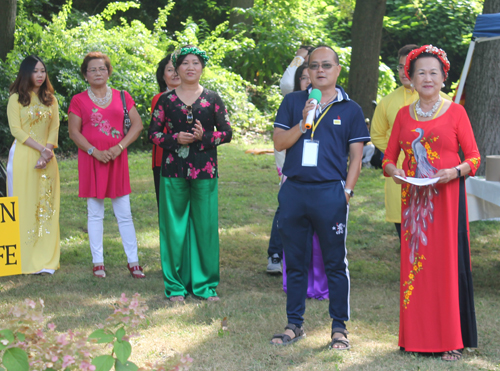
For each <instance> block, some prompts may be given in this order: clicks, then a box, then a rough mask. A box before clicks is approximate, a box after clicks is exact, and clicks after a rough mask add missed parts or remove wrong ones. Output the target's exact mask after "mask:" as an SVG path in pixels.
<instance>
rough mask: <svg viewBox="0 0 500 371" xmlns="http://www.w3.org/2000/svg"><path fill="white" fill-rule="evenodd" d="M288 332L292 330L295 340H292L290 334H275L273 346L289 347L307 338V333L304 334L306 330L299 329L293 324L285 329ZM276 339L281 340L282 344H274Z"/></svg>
mask: <svg viewBox="0 0 500 371" xmlns="http://www.w3.org/2000/svg"><path fill="white" fill-rule="evenodd" d="M286 330H291V331H293V333H294V334H295V337H294V338H291V337H290V335H288V334H274V336H273V338H272V339H271V345H284V346H285V345H289V344H292V343H295V342H296V341H298V340H300V339H302V338H305V337H306V333H305V332H304V329H303V328H302V327H298V326H297V325H294V324H293V323H289V324H288V325H286V327H285V331H286ZM274 339H281V341H282V342H281V343H275V342H273V340H274Z"/></svg>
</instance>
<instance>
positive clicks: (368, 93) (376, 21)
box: [347, 0, 386, 118]
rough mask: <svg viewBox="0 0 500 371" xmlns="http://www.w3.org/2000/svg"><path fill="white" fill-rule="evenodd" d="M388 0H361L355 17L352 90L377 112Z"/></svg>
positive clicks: (367, 111) (369, 110)
mask: <svg viewBox="0 0 500 371" xmlns="http://www.w3.org/2000/svg"><path fill="white" fill-rule="evenodd" d="M385 5H386V0H357V1H356V7H355V8H354V15H353V18H352V29H351V39H352V53H351V67H350V70H349V86H348V89H347V91H348V93H349V95H350V96H351V98H353V99H354V100H355V101H356V102H358V103H359V105H360V106H361V108H362V109H363V113H364V114H365V117H369V118H371V117H372V116H373V111H374V109H375V108H374V106H373V103H372V102H373V101H376V100H377V86H378V75H379V72H378V66H379V55H380V44H381V39H382V26H383V20H384V14H385Z"/></svg>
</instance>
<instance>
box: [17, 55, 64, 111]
mask: <svg viewBox="0 0 500 371" xmlns="http://www.w3.org/2000/svg"><path fill="white" fill-rule="evenodd" d="M38 62H40V63H42V65H43V68H44V69H45V73H46V75H45V81H44V82H43V84H42V86H40V88H39V89H38V94H37V95H38V99H39V100H40V102H41V103H42V104H44V105H46V106H47V107H50V106H51V105H52V103H54V88H53V87H52V84H51V83H50V80H49V75H48V74H47V68H46V67H45V63H43V61H42V60H41V59H40V58H39V57H37V56H36V55H30V56H28V57H26V58H25V59H24V61H22V62H21V66H20V67H19V72H18V73H17V77H16V80H15V81H14V82H13V83H12V85H11V86H10V89H9V93H10V95H12V94H15V93H17V94H19V99H18V102H19V103H20V104H21V105H23V106H24V107H26V106H29V105H30V103H31V92H32V91H33V88H34V85H33V81H31V76H32V75H33V71H34V70H35V67H36V65H37V63H38Z"/></svg>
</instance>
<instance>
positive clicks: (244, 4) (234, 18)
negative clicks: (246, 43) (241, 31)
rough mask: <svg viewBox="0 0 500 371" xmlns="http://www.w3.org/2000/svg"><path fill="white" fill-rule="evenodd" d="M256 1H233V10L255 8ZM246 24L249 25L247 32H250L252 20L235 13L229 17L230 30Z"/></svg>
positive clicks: (232, 12)
mask: <svg viewBox="0 0 500 371" xmlns="http://www.w3.org/2000/svg"><path fill="white" fill-rule="evenodd" d="M253 1H254V0H231V5H230V6H231V9H232V8H243V9H249V8H251V7H253ZM241 22H243V23H245V24H246V25H247V32H250V27H251V26H252V18H251V17H245V15H243V14H238V13H236V12H235V11H231V14H230V15H229V28H232V27H233V26H234V25H235V24H237V23H241Z"/></svg>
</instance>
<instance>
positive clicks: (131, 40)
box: [0, 1, 279, 155]
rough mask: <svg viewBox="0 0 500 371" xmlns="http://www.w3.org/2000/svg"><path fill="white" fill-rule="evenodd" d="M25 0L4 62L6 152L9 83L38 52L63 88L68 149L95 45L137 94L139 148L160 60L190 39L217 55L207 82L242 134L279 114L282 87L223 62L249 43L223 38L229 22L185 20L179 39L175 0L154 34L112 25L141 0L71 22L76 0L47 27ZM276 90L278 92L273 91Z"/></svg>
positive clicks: (0, 68) (119, 81)
mask: <svg viewBox="0 0 500 371" xmlns="http://www.w3.org/2000/svg"><path fill="white" fill-rule="evenodd" d="M23 4H24V3H23V2H22V1H20V2H19V15H18V17H17V32H16V41H15V47H14V50H12V52H11V53H10V54H9V56H8V58H7V60H6V61H5V62H0V97H1V98H3V99H2V100H1V102H0V133H1V134H2V135H1V137H0V145H1V146H0V154H3V155H5V154H6V153H7V151H8V148H9V147H10V144H11V143H12V140H13V138H12V136H11V135H10V131H9V129H8V124H7V118H6V115H5V112H6V104H7V100H8V97H9V93H8V86H9V85H10V83H11V82H12V81H14V79H15V76H16V74H17V69H18V66H19V64H20V63H21V61H22V60H23V59H24V58H25V57H26V56H27V55H29V54H37V55H39V56H40V57H41V58H42V60H44V62H45V64H46V65H47V72H48V75H49V77H50V79H51V82H52V84H53V85H54V88H55V90H56V96H57V99H58V102H59V106H60V118H61V129H60V133H59V149H60V150H61V151H63V152H71V151H74V150H75V149H76V146H75V145H74V143H73V142H72V140H70V139H69V135H68V130H67V110H68V107H69V103H70V101H71V97H72V96H74V95H75V94H78V93H80V92H82V91H84V90H85V89H86V88H87V84H86V83H85V81H84V79H83V77H82V76H81V74H80V64H81V61H82V60H83V57H84V56H85V55H86V54H87V53H88V52H90V51H95V50H98V51H102V52H104V53H105V54H107V55H108V56H109V57H110V59H111V64H112V66H113V73H112V74H111V76H110V80H109V85H110V86H111V87H113V88H115V89H119V90H127V91H128V92H129V93H130V94H131V95H132V97H133V98H134V100H135V102H136V107H137V110H138V111H139V114H140V115H141V117H142V120H143V123H144V126H145V129H144V133H143V134H142V135H141V137H140V138H139V139H138V140H137V141H136V142H135V143H134V144H133V145H132V148H150V144H149V143H148V141H147V135H146V132H147V126H148V124H149V117H150V102H151V99H152V97H153V96H154V95H155V94H156V93H157V85H156V79H155V71H156V66H157V63H158V62H159V61H160V60H161V59H162V58H163V56H164V55H165V54H166V53H167V51H172V50H174V48H176V47H179V46H180V45H183V44H186V43H193V44H196V45H198V46H199V47H200V48H202V49H204V50H206V51H207V53H208V55H209V56H210V57H211V60H210V62H209V64H208V66H207V68H206V72H205V76H204V79H203V80H202V84H206V86H207V88H209V89H212V90H215V91H217V92H218V93H219V94H220V95H221V96H222V97H223V99H224V102H225V104H226V106H227V108H228V111H229V114H230V119H231V122H232V123H233V127H234V129H235V131H246V130H248V129H250V128H254V127H256V126H259V127H260V128H266V129H269V125H267V121H268V120H269V118H270V117H272V116H273V115H274V111H275V109H276V101H277V100H278V99H279V98H278V96H277V91H276V89H269V88H266V89H263V88H259V87H257V86H255V85H252V84H250V83H248V82H246V81H244V80H243V79H242V78H241V77H240V76H239V75H237V74H235V73H233V72H231V69H230V68H226V69H224V68H222V67H220V66H219V64H220V62H221V61H222V60H223V59H224V58H225V56H226V53H227V52H228V51H230V50H233V49H235V48H237V47H238V45H240V41H243V42H244V41H245V40H247V39H246V38H245V37H243V35H242V33H239V34H236V35H235V36H234V37H232V38H230V39H226V38H224V37H222V36H223V32H224V30H225V28H226V27H227V22H224V23H222V24H221V25H219V26H217V27H216V28H215V30H214V31H211V32H207V31H206V29H205V28H203V29H200V27H199V26H198V24H196V23H194V22H193V21H192V20H191V19H190V18H188V19H187V20H186V22H185V23H184V30H183V31H182V32H181V31H178V32H176V33H175V39H171V38H169V37H168V35H167V34H166V32H165V31H163V28H164V26H165V25H166V23H167V19H168V16H169V12H170V10H171V9H172V7H173V3H170V4H169V5H168V6H166V7H165V8H164V9H161V10H160V12H159V18H158V19H157V22H156V25H155V27H154V30H153V31H150V30H148V29H147V28H146V27H145V25H144V24H143V23H141V22H139V21H132V22H130V23H127V22H126V21H125V19H122V20H121V24H119V25H111V26H110V24H109V23H108V22H107V20H108V19H111V17H113V16H114V15H115V14H116V12H118V11H121V12H123V11H126V10H127V9H129V8H130V7H134V8H136V7H137V6H138V4H137V3H135V2H124V3H111V4H109V5H108V6H107V7H106V9H105V10H104V11H103V12H102V13H101V14H98V15H95V16H91V17H87V18H85V19H83V20H81V21H80V22H79V23H78V24H77V25H76V26H72V25H71V24H70V23H71V22H69V20H70V19H71V12H72V3H71V1H68V3H67V4H66V5H64V6H63V8H62V9H61V11H60V12H59V14H57V15H54V16H53V17H52V20H51V21H50V22H48V23H47V25H46V26H45V27H42V26H41V25H39V24H38V23H34V22H33V21H32V20H30V18H29V17H28V16H27V12H26V10H25V8H24V5H23ZM269 92H271V96H268V93H269ZM258 94H261V95H263V96H264V97H263V98H262V97H261V98H262V99H260V100H259V102H262V104H263V105H264V107H265V109H266V110H273V112H269V111H265V112H262V111H261V110H259V108H258V107H256V106H255V105H254V104H253V103H252V102H251V100H252V95H258ZM268 98H269V99H268ZM257 100H258V99H257Z"/></svg>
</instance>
